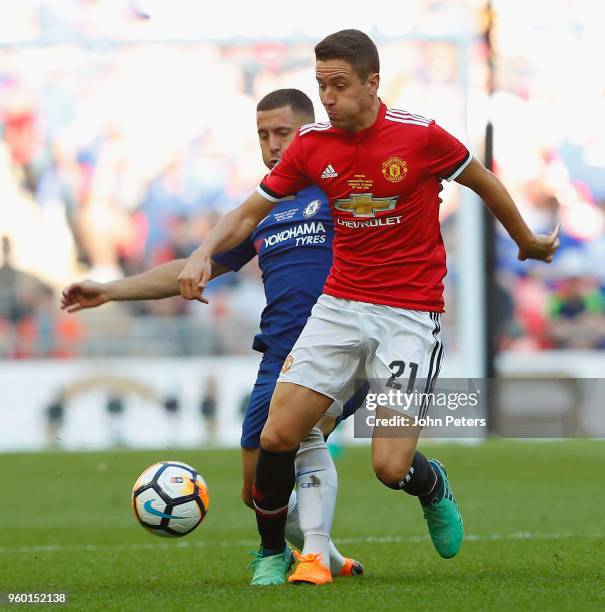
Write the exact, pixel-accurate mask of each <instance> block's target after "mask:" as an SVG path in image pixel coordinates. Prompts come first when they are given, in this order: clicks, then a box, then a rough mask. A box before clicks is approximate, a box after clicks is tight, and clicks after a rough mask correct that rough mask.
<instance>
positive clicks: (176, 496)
mask: <svg viewBox="0 0 605 612" xmlns="http://www.w3.org/2000/svg"><path fill="white" fill-rule="evenodd" d="M209 502H210V497H209V495H208V487H207V486H206V483H205V481H204V479H203V478H202V477H201V476H200V474H198V472H197V471H196V470H195V469H194V468H192V467H191V466H190V465H187V464H186V463H181V462H180V461H162V462H160V463H154V464H153V465H152V466H150V467H148V468H147V469H146V470H145V471H144V472H143V473H142V474H141V475H140V476H139V477H138V478H137V481H136V482H135V483H134V487H133V489H132V509H133V511H134V515H135V516H136V517H137V520H138V521H139V523H140V524H141V525H142V526H143V527H145V529H147V530H148V531H150V532H151V533H154V534H155V535H159V536H166V537H181V536H184V535H187V534H188V533H191V532H192V531H193V530H194V529H195V528H196V527H197V526H198V525H199V524H200V523H201V522H202V521H203V520H204V517H205V516H206V512H207V511H208V506H209Z"/></svg>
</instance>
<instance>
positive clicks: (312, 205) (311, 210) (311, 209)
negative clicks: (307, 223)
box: [303, 200, 321, 217]
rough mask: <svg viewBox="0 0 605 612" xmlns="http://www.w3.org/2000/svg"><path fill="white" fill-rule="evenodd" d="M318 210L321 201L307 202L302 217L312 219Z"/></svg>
mask: <svg viewBox="0 0 605 612" xmlns="http://www.w3.org/2000/svg"><path fill="white" fill-rule="evenodd" d="M320 208H321V200H313V201H312V202H309V203H308V204H307V205H306V206H305V210H304V211H303V215H304V216H305V217H312V216H313V215H315V214H317V211H318V210H319V209H320Z"/></svg>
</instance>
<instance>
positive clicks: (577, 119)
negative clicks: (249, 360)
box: [0, 0, 605, 358]
mask: <svg viewBox="0 0 605 612" xmlns="http://www.w3.org/2000/svg"><path fill="white" fill-rule="evenodd" d="M413 4H414V5H415V6H417V8H418V11H417V18H418V20H419V21H418V24H417V28H416V30H413V29H412V30H411V31H410V32H408V35H407V37H406V38H401V37H397V38H391V37H389V36H382V37H381V36H380V35H379V34H374V36H375V38H376V39H377V40H378V41H381V42H380V44H379V47H380V53H381V60H382V74H383V81H382V85H381V88H382V95H383V98H384V99H385V101H386V102H387V103H388V104H390V105H392V106H395V107H399V108H409V109H413V110H415V111H417V112H421V113H422V114H424V115H427V116H431V117H435V118H436V119H437V120H438V121H439V122H440V124H442V125H443V126H444V127H446V128H447V129H449V130H450V131H452V132H453V133H454V134H457V135H459V136H460V137H461V138H462V139H465V135H466V139H467V141H468V143H469V145H470V147H471V148H472V149H473V150H474V151H475V152H476V153H477V155H478V156H479V157H480V156H481V154H482V136H483V128H484V125H485V122H486V120H487V118H488V117H491V119H492V120H493V123H494V126H495V143H496V146H495V159H496V164H497V168H496V169H497V172H498V173H499V175H500V176H501V177H502V179H503V180H504V182H505V184H506V185H507V186H508V187H509V189H510V190H511V192H512V194H513V196H514V197H515V200H516V201H517V203H518V205H519V206H520V208H521V210H522V212H523V214H524V216H525V218H526V219H527V220H528V222H529V223H530V225H531V226H532V228H533V229H535V230H539V231H543V232H549V231H551V230H552V228H553V227H554V225H555V224H556V222H557V220H561V221H562V223H563V235H562V249H561V254H560V256H559V257H558V258H557V260H556V261H555V263H554V264H553V265H552V266H544V265H540V264H528V263H523V264H521V263H520V262H518V261H517V260H516V252H515V250H514V248H513V246H514V245H512V243H511V242H510V240H507V239H505V238H504V236H503V235H500V238H499V240H498V245H497V247H498V282H499V290H500V292H501V296H500V299H499V300H498V304H499V310H498V321H499V330H498V331H499V336H500V347H501V348H503V349H508V348H514V349H522V350H540V349H547V348H605V323H604V322H605V317H604V316H603V315H604V310H605V267H604V266H603V265H600V264H601V263H602V262H603V261H604V257H605V230H604V226H605V218H604V209H605V179H604V178H603V177H604V176H605V173H604V172H603V170H604V169H605V135H604V134H603V130H600V131H599V130H596V129H594V123H595V122H596V121H598V119H597V117H598V116H599V109H602V108H603V102H604V101H605V100H604V97H605V75H604V74H603V73H602V72H601V73H598V72H594V71H587V70H583V69H581V67H582V66H585V65H588V64H590V62H591V61H594V58H595V57H598V56H599V55H600V54H602V51H603V47H604V46H605V44H604V43H603V42H602V37H600V36H599V34H598V31H597V30H598V29H597V22H596V21H593V20H592V19H591V16H592V15H591V13H590V11H591V9H590V5H589V4H587V3H574V2H572V1H565V0H557V1H556V2H550V3H548V6H549V11H548V17H549V19H548V20H544V19H543V16H544V13H543V12H541V11H537V10H535V11H534V9H531V10H530V9H528V7H527V3H524V6H523V15H522V18H521V17H520V16H519V15H518V14H517V13H518V11H519V10H521V7H517V6H515V5H516V3H505V2H495V3H494V8H495V10H496V16H497V19H496V24H495V30H494V37H493V40H494V47H495V51H496V54H497V64H496V69H497V75H498V76H497V81H496V83H495V92H494V95H493V97H492V98H491V100H490V99H489V98H488V96H487V93H486V83H487V79H488V74H487V70H486V62H485V59H486V46H485V41H484V38H483V36H482V28H483V26H484V23H485V22H484V14H483V13H482V12H481V7H482V4H483V3H482V2H481V1H480V0H468V1H466V2H458V3H446V2H436V1H429V0H418V2H416V3H413ZM452 4H454V5H456V7H457V8H456V11H458V13H459V14H457V15H453V16H452V15H450V14H448V11H451V10H453V9H451V6H452ZM535 4H540V5H543V4H544V3H543V2H536V3H535ZM577 4H581V5H582V10H578V7H577V6H576V5H577ZM25 5H27V6H28V7H29V10H28V12H27V19H25V17H23V19H20V16H19V11H17V12H16V14H14V15H13V19H14V20H15V23H17V21H18V23H19V24H21V29H19V27H16V26H15V27H13V28H10V29H9V28H8V27H6V28H4V29H3V28H2V27H1V26H0V41H3V42H4V43H5V44H4V45H3V46H0V238H2V262H0V263H1V266H2V267H1V268H0V356H2V357H5V358H28V357H71V356H79V355H104V354H163V355H167V354H203V353H206V354H208V353H209V354H233V353H240V354H243V353H246V352H247V351H248V347H249V342H248V340H249V339H250V338H251V336H252V335H253V334H254V333H255V331H256V328H257V324H258V317H259V314H260V310H261V309H262V307H263V305H264V295H263V292H262V286H261V284H260V278H259V273H258V269H257V268H256V266H255V265H249V266H247V267H246V268H245V269H244V270H243V271H242V272H241V273H239V274H238V275H227V276H225V277H224V278H222V279H219V280H218V281H216V282H215V284H214V287H213V289H212V296H211V298H212V299H211V303H210V307H202V306H200V305H199V304H197V303H195V304H191V303H188V302H185V301H183V300H181V299H178V298H174V299H170V300H163V301H161V302H155V303H152V302H146V303H138V304H134V303H129V304H120V305H117V306H108V307H103V309H101V310H99V311H98V312H94V313H82V314H81V315H78V316H68V315H65V314H63V313H61V312H60V311H59V310H58V307H57V303H58V299H57V291H58V290H59V289H60V288H61V287H62V286H64V285H65V284H67V283H69V282H72V281H73V280H76V279H79V278H83V277H90V278H94V279H96V280H108V279H112V278H116V277H120V276H124V275H130V274H133V273H136V272H138V271H142V270H144V269H147V268H149V267H150V266H153V265H157V264H160V263H163V262H165V261H168V260H170V259H172V258H175V257H185V256H187V255H188V254H189V253H190V252H191V250H192V249H193V248H195V247H196V246H197V245H198V244H199V243H200V242H201V241H202V240H203V239H204V237H205V235H206V234H207V232H208V231H209V229H210V228H211V227H212V225H213V224H214V223H215V222H216V220H217V219H218V218H219V216H220V215H222V214H223V213H224V212H225V211H227V210H229V209H230V208H232V207H233V206H235V205H237V204H239V202H241V200H242V199H243V198H244V197H245V196H246V195H247V194H248V193H249V192H250V191H251V190H252V189H253V188H254V186H255V185H256V184H257V182H258V180H259V178H260V177H262V175H263V172H264V169H263V166H262V164H261V161H260V155H259V152H258V144H257V140H256V131H255V105H256V101H258V99H260V97H262V96H263V95H264V94H266V93H267V92H269V91H271V90H273V89H276V88H279V87H298V88H300V89H302V90H304V91H306V92H308V93H310V94H312V98H313V100H314V102H315V105H316V109H317V110H318V117H320V118H321V117H323V112H322V111H321V110H320V108H321V107H320V105H319V101H318V99H317V96H316V93H315V90H316V86H315V82H314V75H313V63H312V58H313V52H312V48H313V40H307V39H305V38H303V37H298V38H296V37H294V38H292V39H289V40H287V41H282V42H280V41H277V40H269V39H267V40H266V41H265V42H255V41H253V40H251V41H245V40H244V41H237V40H229V41H212V40H207V41H206V42H190V41H186V40H183V41H175V40H172V41H171V42H161V43H158V42H157V41H155V42H150V41H149V39H151V38H153V36H152V34H151V33H149V32H148V30H145V28H152V29H151V32H153V31H154V30H153V28H157V21H156V22H155V23H152V22H153V20H149V19H148V15H147V13H146V3H144V2H118V3H113V4H112V6H114V7H116V6H118V7H121V9H120V10H121V13H120V15H121V23H122V24H123V26H124V27H123V28H122V29H121V30H120V31H119V32H117V33H115V34H113V35H112V36H110V37H108V38H107V36H108V35H107V33H99V31H98V30H95V28H99V27H102V24H103V23H104V22H103V19H101V18H97V17H98V16H99V14H101V17H102V16H103V15H105V17H106V18H107V19H108V20H109V21H111V20H112V17H111V16H110V17H107V14H106V13H107V10H108V9H106V12H105V13H103V9H102V6H103V5H105V6H107V4H106V3H101V2H93V1H77V0H71V1H69V0H63V1H62V2H57V3H54V2H53V3H50V2H43V1H40V0H38V1H36V2H25V3H24V6H25ZM32 7H33V9H35V10H33V9H32ZM553 7H554V8H555V9H556V10H553ZM23 10H24V11H25V9H23ZM95 15H97V17H95ZM456 16H457V17H458V20H457V21H452V19H451V18H452V17H456ZM462 18H464V19H466V21H465V22H464V23H466V24H467V30H469V31H456V32H454V34H455V35H456V36H457V37H458V38H456V37H452V35H451V32H450V33H449V34H450V35H449V36H446V35H445V34H446V33H448V32H447V23H448V21H449V23H452V22H454V23H461V21H460V20H461V19H462ZM19 19H20V20H19ZM99 24H101V26H100V25H99ZM440 24H441V25H440ZM519 24H522V25H519ZM431 28H432V29H431ZM439 28H441V29H439ZM145 32H148V34H147V35H145ZM101 34H103V35H104V36H105V37H101ZM7 37H8V38H7ZM465 40H466V41H468V44H466V43H465V42H463V41H465ZM25 43H28V44H25ZM30 43H31V44H30ZM553 51H555V52H553ZM467 111H468V117H467ZM458 204H459V192H458V190H457V189H456V188H450V189H447V190H446V191H444V202H443V206H442V221H443V232H444V238H445V240H446V243H447V244H448V246H449V247H450V255H451V259H450V262H451V263H450V266H449V267H450V277H449V279H448V281H447V291H448V302H449V304H450V308H449V311H450V314H451V316H449V317H447V320H448V326H449V331H450V336H451V340H450V343H451V344H452V345H455V339H454V336H455V333H454V330H453V327H454V325H455V316H454V315H455V312H456V299H455V293H456V292H455V289H456V287H455V285H456V279H457V271H456V263H455V262H456V251H455V249H456V242H457V240H458V238H457V236H456V229H455V217H456V214H455V213H456V209H457V207H458ZM446 331H447V330H446Z"/></svg>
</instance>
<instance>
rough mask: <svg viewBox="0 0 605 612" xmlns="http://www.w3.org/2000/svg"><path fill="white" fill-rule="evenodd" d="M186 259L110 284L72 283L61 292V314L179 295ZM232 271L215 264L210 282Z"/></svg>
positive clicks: (176, 260)
mask: <svg viewBox="0 0 605 612" xmlns="http://www.w3.org/2000/svg"><path fill="white" fill-rule="evenodd" d="M186 262H187V260H186V259H174V260H173V261H169V262H167V263H165V264H162V265H160V266H156V267H155V268H151V269H150V270H147V271H145V272H142V273H141V274H136V275H134V276H129V277H127V278H120V279H118V280H114V281H110V282H107V283H98V282H96V281H93V280H84V281H81V282H78V283H72V284H71V285H69V286H68V287H65V289H63V291H62V292H61V310H65V311H67V312H78V311H79V310H83V309H84V308H95V307H96V306H101V305H102V304H106V303H107V302H121V301H128V300H131V301H132V300H160V299H163V298H168V297H174V296H176V295H179V284H178V280H177V278H178V275H179V274H180V273H181V271H182V270H183V268H184V267H185V263H186ZM225 272H229V269H228V268H226V267H225V266H223V265H221V264H218V263H217V262H215V261H213V262H212V273H211V278H216V277H217V276H220V275H221V274H224V273H225Z"/></svg>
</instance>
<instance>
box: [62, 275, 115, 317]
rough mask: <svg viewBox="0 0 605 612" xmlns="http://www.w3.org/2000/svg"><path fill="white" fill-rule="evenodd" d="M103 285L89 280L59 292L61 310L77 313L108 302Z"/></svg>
mask: <svg viewBox="0 0 605 612" xmlns="http://www.w3.org/2000/svg"><path fill="white" fill-rule="evenodd" d="M109 301H110V299H109V296H108V295H107V292H106V289H105V285H104V284H103V283H97V282H95V281H91V280H85V281H82V282H80V283H73V284H71V285H69V287H65V289H63V291H62V292H61V310H65V311H66V312H78V310H82V309H84V308H94V307H95V306H100V305H101V304H105V303H106V302H109Z"/></svg>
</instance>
